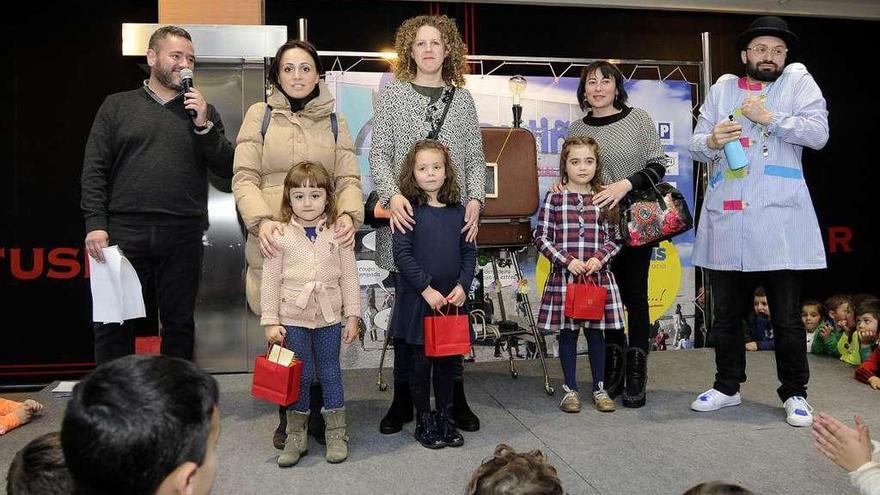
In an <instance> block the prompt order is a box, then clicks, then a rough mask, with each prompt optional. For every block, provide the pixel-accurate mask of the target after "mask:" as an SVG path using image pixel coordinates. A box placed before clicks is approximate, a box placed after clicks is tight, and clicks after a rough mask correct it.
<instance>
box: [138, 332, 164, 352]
mask: <svg viewBox="0 0 880 495" xmlns="http://www.w3.org/2000/svg"><path fill="white" fill-rule="evenodd" d="M161 351H162V337H160V336H158V335H153V336H149V337H135V338H134V353H135V354H143V355H147V356H158V355H159V354H160V353H161Z"/></svg>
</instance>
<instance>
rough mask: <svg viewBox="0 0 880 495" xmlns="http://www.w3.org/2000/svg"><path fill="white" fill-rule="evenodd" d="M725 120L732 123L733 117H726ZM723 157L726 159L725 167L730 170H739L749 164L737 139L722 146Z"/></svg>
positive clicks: (744, 151)
mask: <svg viewBox="0 0 880 495" xmlns="http://www.w3.org/2000/svg"><path fill="white" fill-rule="evenodd" d="M727 118H728V119H730V121H731V122H733V115H728V116H727ZM724 157H725V158H727V166H728V167H730V169H731V170H739V169H741V168H743V167H745V166H746V165H748V164H749V159H748V157H747V156H746V150H744V149H743V145H742V143H741V142H740V141H739V139H734V140H733V141H731V142H729V143H727V144H725V145H724Z"/></svg>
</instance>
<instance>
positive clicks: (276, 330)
mask: <svg viewBox="0 0 880 495" xmlns="http://www.w3.org/2000/svg"><path fill="white" fill-rule="evenodd" d="M263 330H264V331H265V332H266V341H268V342H269V343H270V344H278V345H284V338H285V337H287V330H285V329H284V327H283V326H281V325H268V326H265V327H263Z"/></svg>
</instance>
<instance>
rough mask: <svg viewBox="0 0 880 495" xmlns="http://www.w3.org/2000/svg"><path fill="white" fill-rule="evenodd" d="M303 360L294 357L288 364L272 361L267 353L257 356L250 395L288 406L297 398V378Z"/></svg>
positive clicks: (299, 375)
mask: <svg viewBox="0 0 880 495" xmlns="http://www.w3.org/2000/svg"><path fill="white" fill-rule="evenodd" d="M302 369H303V362H302V361H300V360H299V359H294V360H293V362H291V363H290V366H284V365H282V364H278V363H273V362H272V361H270V360H269V355H268V353H266V355H265V356H257V358H256V359H255V360H254V381H253V383H252V384H251V395H253V396H254V397H256V398H258V399H264V400H267V401H269V402H273V403H275V404H278V405H279V406H289V405H290V404H293V403H294V402H296V401H297V400H299V380H300V378H301V377H302Z"/></svg>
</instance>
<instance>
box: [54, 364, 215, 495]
mask: <svg viewBox="0 0 880 495" xmlns="http://www.w3.org/2000/svg"><path fill="white" fill-rule="evenodd" d="M218 399H219V392H218V388H217V382H216V381H215V380H214V378H213V377H212V376H211V375H209V374H208V373H206V372H204V371H202V370H199V369H198V368H196V366H195V365H194V364H193V363H191V362H189V361H186V360H183V359H178V358H173V357H169V356H137V355H131V356H126V357H123V358H120V359H116V360H114V361H111V362H109V363H106V364H103V365H101V366H99V367H98V368H97V369H96V370H95V371H94V372H92V374H91V375H89V376H88V377H86V378H85V379H83V380H82V381H81V382H80V383H79V384H77V386H76V387H75V388H74V390H73V396H72V398H71V400H70V402H69V403H68V405H67V411H66V412H65V414H64V420H63V422H62V426H61V445H62V447H63V449H64V457H65V458H66V459H67V460H68V463H67V466H68V469H69V470H70V474H71V477H72V478H73V480H74V483H75V486H76V493H89V494H110V493H125V494H126V495H152V494H153V493H155V492H156V490H157V489H158V488H159V486H160V485H161V483H162V482H163V480H164V479H165V478H166V477H167V476H168V475H169V474H171V473H172V472H173V471H174V470H175V469H176V468H177V467H178V466H180V465H183V464H184V463H186V462H193V463H195V464H197V465H199V466H201V465H202V463H203V462H204V460H205V456H206V453H207V449H208V438H209V435H210V432H211V418H212V416H213V414H214V411H215V409H216V407H217V403H218Z"/></svg>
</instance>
